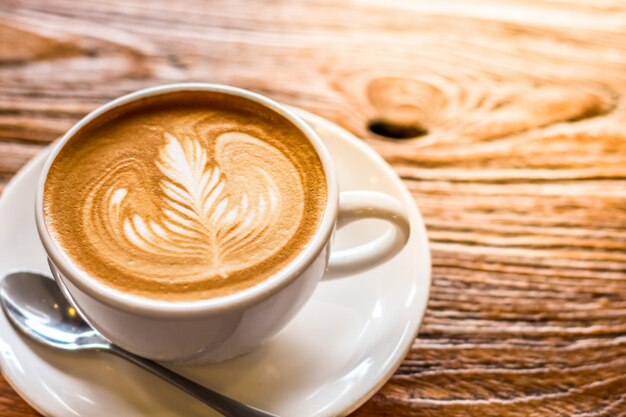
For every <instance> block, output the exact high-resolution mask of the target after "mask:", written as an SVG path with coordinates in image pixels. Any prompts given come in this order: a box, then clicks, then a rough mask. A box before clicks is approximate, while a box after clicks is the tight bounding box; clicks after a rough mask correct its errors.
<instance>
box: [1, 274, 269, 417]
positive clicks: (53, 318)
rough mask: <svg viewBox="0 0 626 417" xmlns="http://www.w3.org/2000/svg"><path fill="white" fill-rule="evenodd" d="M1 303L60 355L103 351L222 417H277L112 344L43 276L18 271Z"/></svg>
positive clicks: (4, 283) (12, 318)
mask: <svg viewBox="0 0 626 417" xmlns="http://www.w3.org/2000/svg"><path fill="white" fill-rule="evenodd" d="M0 304H1V305H2V309H3V310H4V312H5V314H6V315H7V317H8V318H9V320H10V321H11V322H12V323H13V324H14V325H15V326H16V327H17V328H18V329H19V330H21V331H22V332H24V333H25V334H27V335H28V336H30V337H31V338H33V339H35V340H36V341H38V342H40V343H42V344H44V345H48V346H53V347H55V348H59V349H64V350H89V349H95V350H101V351H105V352H110V353H113V354H115V355H118V356H120V357H122V358H125V359H128V360H129V361H131V362H133V363H135V364H137V365H139V366H140V367H142V368H144V369H145V370H147V371H149V372H151V373H153V374H154V375H156V376H159V377H161V378H163V379H165V380H166V381H168V382H170V383H171V384H173V385H175V386H177V387H178V388H180V389H182V390H183V391H185V392H186V393H188V394H190V395H191V396H193V397H195V398H197V399H198V400H200V401H202V402H203V403H205V404H206V405H208V406H209V407H211V408H213V409H214V410H216V411H218V412H219V413H221V414H222V415H224V416H226V417H277V416H276V415H275V414H271V413H267V412H265V411H262V410H259V409H257V408H254V407H250V406H247V405H245V404H242V403H240V402H238V401H235V400H233V399H231V398H228V397H225V396H223V395H221V394H219V393H217V392H215V391H212V390H210V389H208V388H205V387H203V386H202V385H199V384H196V383H195V382H193V381H190V380H189V379H187V378H184V377H182V376H181V375H178V374H177V373H175V372H172V371H170V370H169V369H167V368H165V367H163V366H161V365H159V364H157V363H156V362H153V361H150V360H147V359H144V358H142V357H139V356H137V355H135V354H133V353H130V352H127V351H125V350H124V349H122V348H119V347H117V346H115V345H113V344H111V343H110V342H109V341H108V340H106V339H105V338H104V337H103V336H102V335H100V334H99V333H98V332H96V331H95V330H94V329H93V328H92V327H90V326H89V325H88V324H87V323H85V321H84V320H83V319H82V318H81V317H80V316H79V315H78V314H77V313H76V310H75V309H74V307H72V306H71V305H70V304H69V303H68V302H67V300H66V299H65V297H63V294H62V293H61V291H60V290H59V287H58V286H57V284H56V283H55V282H54V281H53V280H52V279H51V278H48V277H46V276H44V275H40V274H36V273H33V272H16V273H13V274H9V275H7V276H6V277H5V278H4V280H3V281H2V282H1V283H0Z"/></svg>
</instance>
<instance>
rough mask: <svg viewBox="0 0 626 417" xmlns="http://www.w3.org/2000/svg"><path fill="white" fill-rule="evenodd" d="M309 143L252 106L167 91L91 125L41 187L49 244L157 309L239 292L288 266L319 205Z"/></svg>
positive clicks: (320, 185) (313, 225)
mask: <svg viewBox="0 0 626 417" xmlns="http://www.w3.org/2000/svg"><path fill="white" fill-rule="evenodd" d="M326 198H327V197H326V177H325V174H324V170H323V167H322V164H321V162H320V160H319V157H318V156H317V153H316V152H315V149H314V148H313V145H311V143H310V142H309V141H308V139H307V137H306V136H305V135H304V134H303V133H302V132H301V131H300V130H299V129H298V128H297V127H296V126H294V125H293V124H292V123H291V122H290V121H288V120H287V119H285V118H284V117H283V116H281V115H279V114H277V113H275V112H274V111H273V110H270V109H268V108H266V107H264V106H262V105H260V104H256V103H254V102H251V101H250V100H247V99H243V98H238V97H233V96H228V95H226V94H222V93H207V92H188V91H185V92H176V93H168V94H164V95H163V96H155V97H152V98H150V99H148V100H142V101H139V102H134V103H131V104H128V105H125V106H124V107H121V108H118V109H116V110H115V111H111V112H109V113H107V114H105V115H102V116H100V117H99V118H96V119H95V120H94V121H92V122H90V123H89V124H87V125H86V126H85V127H83V128H82V129H81V130H80V131H79V132H77V133H76V134H75V135H74V136H73V137H72V138H71V139H70V140H69V141H68V143H66V144H65V145H64V147H63V149H62V150H61V151H60V152H59V154H58V155H57V157H56V158H55V160H54V162H53V163H52V165H51V167H50V171H49V173H48V176H47V180H46V183H45V186H44V199H43V210H44V217H45V221H46V226H47V228H48V230H49V231H50V234H51V235H52V238H53V240H54V241H55V242H56V243H57V244H58V246H59V247H60V248H61V250H62V251H63V252H64V253H65V254H66V255H67V257H68V258H69V260H70V261H71V262H72V263H74V264H75V265H76V266H77V267H78V268H79V269H81V270H82V271H84V272H85V273H86V274H87V275H89V276H90V277H92V278H94V279H96V280H99V281H101V282H102V283H104V284H106V285H108V286H110V287H113V288H115V289H117V290H119V291H122V292H125V293H130V294H134V295H138V296H141V297H147V298H155V299H160V300H172V301H178V300H198V299H207V298H213V297H219V296H223V295H228V294H232V293H234V292H237V291H241V290H243V289H246V288H248V287H250V286H253V285H255V284H258V283H260V282H262V281H263V280H265V279H267V278H268V277H270V276H272V274H274V273H275V272H277V271H279V270H281V269H283V268H284V267H285V266H287V265H288V264H289V263H290V262H293V261H294V260H295V259H296V258H297V256H298V255H299V254H300V253H301V252H302V250H303V249H304V248H305V247H306V246H307V245H308V244H309V242H310V240H311V239H312V237H313V236H314V235H315V233H316V231H317V229H318V227H319V225H320V223H321V219H322V216H323V213H324V210H325V207H326Z"/></svg>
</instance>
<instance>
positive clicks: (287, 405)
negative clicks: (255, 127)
mask: <svg viewBox="0 0 626 417" xmlns="http://www.w3.org/2000/svg"><path fill="white" fill-rule="evenodd" d="M299 113H300V115H301V116H302V117H303V118H304V119H305V120H306V121H307V122H308V123H309V124H311V126H312V127H313V128H314V129H315V130H316V131H317V132H318V134H319V135H320V136H321V138H322V139H323V141H324V142H325V143H326V145H327V146H328V148H329V149H330V152H331V154H332V156H333V160H334V162H335V165H336V169H337V171H338V176H339V179H340V186H341V189H342V190H351V189H355V190H365V189H368V190H378V191H384V192H387V193H389V194H392V195H394V196H395V197H397V198H399V199H400V200H401V201H403V202H404V204H405V206H406V208H407V210H408V211H409V216H410V218H411V227H412V234H411V238H410V240H409V243H408V244H407V246H406V247H405V248H404V250H403V251H402V252H401V253H400V254H399V255H398V256H396V257H395V258H393V259H392V260H390V261H388V262H387V263H385V264H384V265H381V266H379V267H377V268H375V269H372V270H370V271H368V272H366V273H362V274H358V276H357V275H355V276H353V277H349V278H345V279H341V280H336V281H331V282H324V283H321V284H320V285H319V286H318V288H317V290H316V292H315V294H314V295H313V298H312V299H311V300H310V301H309V303H308V304H307V305H306V306H305V307H304V309H303V310H302V311H301V312H300V314H299V315H298V316H297V317H296V318H295V319H294V320H293V321H292V322H291V323H290V324H289V325H288V326H287V328H286V329H285V330H283V331H282V332H281V333H280V334H279V335H278V336H276V337H275V338H274V339H272V340H271V341H270V342H268V343H267V344H265V345H264V346H263V347H261V348H260V349H258V350H256V351H254V352H253V353H251V354H248V355H246V356H244V357H241V358H238V359H235V360H232V361H229V362H225V363H222V364H217V365H211V366H204V367H198V368H192V367H175V370H176V371H179V372H181V373H183V374H184V375H186V376H188V377H190V378H192V379H194V380H196V381H198V382H200V383H202V384H204V385H206V386H208V387H210V388H213V389H215V390H217V391H219V392H222V393H224V394H226V395H229V396H231V397H233V398H236V399H238V400H241V401H244V402H246V403H249V404H251V405H254V406H257V407H260V408H263V409H266V410H268V411H271V412H274V413H276V414H278V415H279V416H284V417H307V416H316V417H321V416H338V415H346V414H349V413H350V412H351V411H353V410H355V409H356V408H357V407H358V406H359V405H361V404H362V403H363V402H365V401H366V400H367V399H368V398H369V397H370V396H372V395H373V394H374V393H375V392H376V391H377V390H378V389H379V388H380V387H381V386H382V385H383V384H384V383H385V381H386V380H387V379H388V378H389V377H390V376H391V375H392V374H393V372H394V371H395V370H396V368H397V367H398V366H399V365H400V362H401V361H402V359H403V358H404V356H405V355H406V353H407V351H408V350H409V349H410V347H411V345H412V343H413V339H414V338H415V336H416V335H417V330H418V328H419V325H420V322H421V320H422V317H423V315H424V310H425V308H426V302H427V299H428V291H429V287H430V252H429V249H428V241H427V238H426V233H425V229H424V224H423V221H422V218H421V216H420V213H419V212H418V210H417V208H416V206H415V202H414V200H413V198H412V197H411V195H410V194H409V192H408V191H407V190H406V188H405V187H404V186H403V184H402V182H401V181H400V180H399V179H398V177H397V176H396V174H395V173H394V172H393V171H392V170H391V168H390V167H389V166H388V165H387V164H386V163H385V162H384V161H383V159H382V158H381V157H380V156H378V155H377V154H376V153H375V152H374V151H372V150H371V149H370V148H368V147H367V146H366V145H364V144H363V143H362V142H361V141H359V140H358V139H356V138H355V137H354V136H352V135H351V134H349V133H348V132H346V131H345V130H343V129H341V128H339V127H338V126H336V125H334V124H332V123H330V122H328V121H326V120H324V119H322V118H320V117H317V116H313V115H311V114H309V113H305V112H303V111H299ZM46 155H47V151H44V152H42V153H41V154H40V155H38V156H37V157H35V158H34V159H33V160H32V161H31V162H30V163H28V164H27V165H26V166H25V167H24V168H23V169H22V171H21V172H19V173H18V174H17V175H16V176H15V178H14V179H13V181H12V182H11V183H10V184H9V185H8V186H7V188H6V190H5V191H4V193H3V195H2V199H0V276H4V275H5V274H6V273H7V272H9V271H11V270H15V269H23V268H26V269H31V270H38V271H42V272H45V273H46V274H48V273H49V272H48V268H47V265H46V258H45V255H44V251H43V249H42V247H41V245H40V243H39V239H38V237H37V232H36V229H35V221H34V214H33V210H34V195H35V185H36V182H37V176H38V173H39V172H40V169H41V167H42V165H43V161H44V158H45V157H46ZM381 227H386V226H385V225H384V224H380V223H379V222H377V221H374V220H371V221H370V220H368V221H363V222H359V223H357V224H354V225H351V226H349V227H348V228H346V229H343V230H342V231H341V232H339V233H337V246H338V247H341V246H344V245H352V244H354V243H357V242H359V241H360V240H362V239H368V238H370V237H371V236H373V235H376V234H378V233H379V232H380V229H379V228H381ZM0 366H1V367H2V372H3V373H4V376H5V378H6V379H7V381H9V383H10V384H11V385H12V386H13V388H15V390H16V391H17V392H18V393H19V394H20V395H21V396H22V397H23V398H24V399H25V400H26V401H28V402H29V403H30V404H31V405H32V406H33V407H34V408H35V409H36V410H37V411H39V412H40V413H42V414H44V415H45V416H55V417H71V416H72V417H73V416H91V417H100V416H101V417H110V416H123V417H135V416H137V417H138V416H158V417H172V416H181V417H182V416H184V417H193V416H207V415H211V416H212V415H216V416H217V415H218V414H216V413H214V414H212V411H209V410H208V409H207V407H206V406H204V405H203V404H200V403H199V402H197V401H195V400H193V399H192V398H191V397H189V396H187V395H186V394H184V393H182V392H180V391H179V390H178V389H176V388H173V387H171V386H170V385H168V384H167V383H165V382H163V381H161V380H159V379H157V378H155V377H153V376H152V375H150V374H148V373H146V372H144V371H142V370H140V369H139V368H137V367H135V366H134V365H132V364H129V363H126V362H123V361H122V360H120V359H117V358H115V357H113V356H110V355H107V354H105V353H98V352H84V353H83V352H81V353H71V352H63V351H55V350H54V349H51V348H47V347H45V346H40V345H38V344H36V343H34V342H31V341H30V340H28V339H26V338H25V337H22V336H21V335H20V334H17V333H16V331H15V330H14V329H13V327H11V325H10V324H9V322H8V321H7V319H6V318H5V316H4V315H3V314H0Z"/></svg>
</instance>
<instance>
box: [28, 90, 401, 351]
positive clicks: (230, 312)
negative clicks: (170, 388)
mask: <svg viewBox="0 0 626 417" xmlns="http://www.w3.org/2000/svg"><path fill="white" fill-rule="evenodd" d="M175 91H207V92H219V93H224V94H230V95H233V96H238V97H243V98H246V99H248V100H251V101H254V102H256V103H260V104H262V105H263V106H265V107H268V108H270V109H272V110H274V111H276V112H277V113H279V114H281V115H282V116H283V117H285V118H286V119H288V120H289V121H291V122H292V123H293V124H294V125H296V126H297V127H298V128H299V129H300V130H301V131H302V132H303V133H304V134H305V135H306V136H307V138H308V139H309V140H310V142H311V143H312V144H313V146H314V148H315V150H316V151H317V154H318V155H319V157H320V160H321V162H322V165H323V167H324V171H325V174H326V187H327V196H328V201H327V205H326V208H325V211H324V213H323V217H322V222H321V225H320V227H319V230H318V231H317V233H316V234H315V235H314V236H313V238H312V239H311V241H310V244H309V245H307V247H306V248H305V249H304V250H303V251H302V252H301V253H300V254H299V255H298V256H297V257H296V259H295V260H294V261H293V262H292V263H290V264H289V265H287V266H286V267H285V268H283V269H281V270H279V271H278V272H277V273H275V274H274V275H272V276H271V277H269V278H268V279H266V280H264V281H262V282H261V283H259V284H257V285H255V286H253V287H250V288H248V289H244V290H242V291H240V292H236V293H234V294H231V295H227V296H223V297H219V298H214V299H207V300H197V301H176V302H173V301H161V300H154V299H147V298H141V297H138V296H135V295H131V294H127V293H123V292H121V291H119V290H116V289H113V288H111V287H108V286H107V285H106V284H103V283H102V282H100V281H98V280H96V279H94V278H93V277H90V276H89V275H88V274H86V273H85V272H84V271H82V270H80V269H79V268H77V267H76V266H75V265H74V264H73V263H72V262H71V260H70V259H69V257H68V256H67V255H66V254H65V253H64V252H63V251H62V249H61V248H60V247H59V246H58V245H57V244H56V243H55V241H54V240H53V239H52V237H51V235H50V231H49V230H48V228H47V226H46V222H45V219H44V213H43V209H42V207H43V191H44V183H45V181H46V178H47V175H48V171H49V169H50V166H51V164H52V163H53V161H54V160H55V158H56V156H57V154H58V153H59V151H60V150H61V148H63V146H64V145H65V144H66V143H67V142H68V140H69V139H70V138H71V137H72V136H73V135H74V134H75V133H76V132H77V131H78V130H79V129H81V128H82V127H83V126H85V125H86V124H87V123H89V122H90V121H92V120H93V119H95V118H96V117H98V116H100V115H102V114H103V113H106V112H109V111H111V110H112V109H114V108H117V107H119V106H121V105H125V104H127V103H129V102H133V101H137V100H140V99H142V98H145V97H149V96H155V95H159V94H164V93H171V92H175ZM35 214H36V222H37V230H38V232H39V237H40V239H41V242H42V243H43V246H44V248H45V250H46V253H47V255H48V263H49V265H50V269H51V271H52V274H53V276H54V278H55V280H56V282H57V283H58V285H59V286H60V287H61V289H62V290H63V291H64V293H65V295H66V297H67V298H68V299H69V300H70V301H71V302H72V304H73V305H74V307H75V308H76V309H77V311H78V312H79V313H80V314H81V316H83V317H84V318H85V320H87V321H88V322H89V323H90V324H91V325H92V326H93V327H94V328H95V329H97V330H98V331H99V332H100V333H102V335H104V336H105V337H106V338H107V339H109V340H110V341H111V342H113V343H115V344H117V345H118V346H120V347H122V348H124V349H126V350H128V351H130V352H133V353H135V354H137V355H140V356H144V357H146V358H150V359H154V360H160V361H172V362H179V363H180V362H185V363H205V362H217V361H221V360H226V359H229V358H232V357H235V356H238V355H241V354H243V353H245V352H248V351H250V350H252V349H254V348H255V347H257V346H258V345H259V344H261V343H262V342H263V341H265V340H267V339H268V338H270V337H271V336H273V335H274V334H276V333H277V332H278V331H279V330H281V329H282V328H283V327H284V326H285V325H286V324H287V323H288V322H289V321H290V320H291V319H292V318H293V317H294V316H295V315H296V313H297V312H298V311H299V310H300V309H301V308H302V306H303V305H304V304H305V303H306V301H307V300H308V299H309V298H310V296H311V295H312V293H313V290H314V289H315V286H316V285H317V283H318V282H319V281H320V279H330V278H338V277H343V276H347V275H350V274H353V273H355V272H359V271H362V270H365V269H368V268H371V267H373V266H374V265H377V264H379V263H381V262H384V261H386V260H387V259H389V258H390V257H392V256H393V255H395V254H396V253H397V252H399V251H400V250H401V249H402V248H403V247H404V245H405V244H406V242H407V240H408V237H409V232H410V230H409V229H410V227H409V221H408V218H407V214H406V211H405V210H404V208H403V207H402V204H401V203H400V202H399V201H398V200H396V199H395V198H393V197H391V196H389V195H387V194H384V193H379V192H372V191H350V192H342V193H340V192H339V189H338V182H337V178H336V173H335V170H334V168H333V164H332V160H331V157H330V155H329V152H328V150H327V149H326V147H325V146H324V144H323V143H322V141H321V140H320V138H319V137H318V136H317V135H316V134H315V132H314V131H313V130H312V129H311V128H310V127H309V126H308V125H307V124H306V123H305V122H304V121H303V120H302V119H300V118H299V117H298V116H296V115H295V114H294V113H293V112H292V111H290V110H288V109H286V108H285V107H283V106H281V105H280V104H278V103H276V102H275V101H273V100H270V99H268V98H266V97H263V96H261V95H259V94H256V93H252V92H250V91H246V90H242V89H239V88H234V87H229V86H223V85H215V84H203V83H193V84H172V85H165V86H158V87H153V88H147V89H144V90H140V91H137V92H134V93H131V94H128V95H125V96H123V97H120V98H118V99H116V100H113V101H111V102H109V103H107V104H105V105H103V106H101V107H99V108H98V109H96V110H94V111H92V112H91V113H89V114H88V115H87V116H86V117H84V118H83V119H82V120H80V121H79V122H78V123H76V124H75V125H74V126H73V127H72V128H71V129H70V130H69V131H68V132H67V133H66V134H65V135H64V136H63V137H62V138H61V139H60V140H59V141H58V142H57V143H56V144H55V145H54V146H53V149H52V152H51V153H50V156H49V157H48V159H47V161H46V163H45V165H44V167H43V170H42V172H41V176H40V178H39V184H38V187H37V196H36V202H35ZM364 218H377V219H383V220H386V221H388V222H389V223H390V224H392V225H393V226H394V227H392V228H389V230H388V231H387V232H386V233H384V234H383V235H381V236H379V237H378V238H376V239H374V240H373V241H371V242H369V243H366V244H363V245H361V246H358V247H355V248H350V249H343V250H331V242H332V235H333V232H334V231H335V229H337V228H340V227H342V226H344V225H346V224H348V223H351V222H353V221H356V220H359V219H364ZM354 285H359V284H358V279H355V282H354Z"/></svg>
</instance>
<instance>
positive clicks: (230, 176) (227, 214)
mask: <svg viewBox="0 0 626 417" xmlns="http://www.w3.org/2000/svg"><path fill="white" fill-rule="evenodd" d="M163 136H164V139H165V142H164V144H163V146H162V147H161V149H160V150H159V159H158V161H157V162H156V166H157V167H158V169H159V171H160V172H161V173H162V174H163V180H161V184H160V185H161V186H160V191H161V193H160V194H159V196H160V198H161V201H160V205H159V207H158V210H157V211H156V212H155V213H148V212H146V213H143V212H142V211H141V210H140V209H135V208H134V207H133V206H132V204H130V203H129V199H128V198H127V197H128V195H129V194H132V193H133V192H137V191H136V190H137V188H140V187H142V186H145V185H146V184H141V178H140V177H138V178H136V179H135V181H132V182H131V181H127V182H125V181H124V179H125V178H124V176H122V175H119V172H118V170H119V169H124V167H126V166H128V165H133V163H134V161H132V160H131V161H120V162H119V164H118V165H117V166H116V167H115V168H113V169H112V170H110V171H108V172H106V173H105V175H104V176H103V177H102V179H101V180H100V181H99V182H98V183H96V184H95V186H94V187H93V188H92V189H91V190H90V191H89V193H88V196H87V199H86V201H85V206H84V207H83V222H84V224H85V228H86V230H87V231H88V232H89V235H90V236H98V240H100V239H101V238H100V236H102V235H105V236H106V237H107V239H106V240H105V242H106V243H107V244H108V245H109V246H110V248H109V249H110V250H111V251H119V252H120V253H132V254H134V255H135V257H136V258H135V261H134V263H133V265H134V269H136V264H137V263H143V262H145V265H143V266H142V267H141V268H139V272H138V273H139V274H141V275H144V276H145V277H146V278H151V279H158V278H161V274H160V271H159V270H158V268H153V267H151V264H152V261H153V259H154V257H155V256H158V257H168V258H179V259H178V260H177V262H180V263H181V267H180V269H179V270H178V275H179V277H180V279H185V280H195V279H203V278H207V277H214V276H221V277H222V278H224V279H227V278H228V274H229V273H231V272H233V271H236V270H241V269H245V268H247V267H249V266H251V265H254V264H255V263H258V262H259V259H264V258H265V257H267V256H271V255H272V254H274V253H275V252H277V251H279V250H281V249H282V247H283V246H284V245H285V244H286V243H287V242H288V241H289V240H290V239H291V237H292V236H293V235H294V233H295V231H296V229H297V226H298V224H299V223H300V220H301V218H302V201H303V196H302V184H301V181H300V178H299V175H298V171H297V170H296V169H295V167H294V166H293V165H292V164H291V162H289V160H288V159H287V158H286V157H285V156H283V155H282V154H281V153H280V152H279V151H277V150H276V149H275V148H273V147H271V146H270V145H268V144H267V143H265V142H263V141H261V140H259V139H257V138H255V137H253V136H251V135H248V134H245V133H237V132H230V133H224V134H222V135H220V136H219V137H218V138H217V140H216V143H215V157H214V158H215V159H214V161H211V160H209V156H208V154H207V151H206V150H205V149H204V147H203V146H202V145H201V143H200V140H199V138H197V137H194V135H193V133H191V134H189V133H188V134H186V135H185V134H184V135H175V134H172V133H169V132H165V133H164V134H163ZM238 153H244V154H246V155H247V156H246V160H245V165H241V164H238V163H237V162H236V156H237V154H238ZM251 163H252V164H251ZM137 168H138V167H137ZM274 171H279V172H280V174H281V178H280V181H282V182H284V183H286V184H290V187H289V188H287V187H284V186H281V185H280V184H279V183H277V178H274V177H273V175H272V174H273V173H274ZM285 176H286V177H285ZM293 184H296V185H298V186H297V187H295V188H292V186H293ZM288 193H289V194H290V199H291V200H292V201H293V202H294V204H295V205H296V206H295V207H294V206H291V207H290V208H289V210H281V208H282V207H285V200H286V197H285V196H286V195H287V194H288ZM294 194H295V195H294ZM101 219H108V220H107V221H104V222H103V221H101ZM286 219H289V221H285V220H286ZM277 227H280V233H277ZM94 243H97V242H94ZM260 249H261V250H260ZM116 259H117V258H116V257H113V258H112V260H113V261H115V260H116ZM189 259H194V260H195V262H193V264H189V265H185V264H184V263H185V260H189ZM117 266H118V267H119V268H120V269H122V270H124V269H126V268H127V266H126V265H125V264H123V263H120V264H118V265H117ZM129 272H130V271H129ZM163 278H165V279H169V278H170V277H169V275H165V276H164V277H163Z"/></svg>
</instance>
